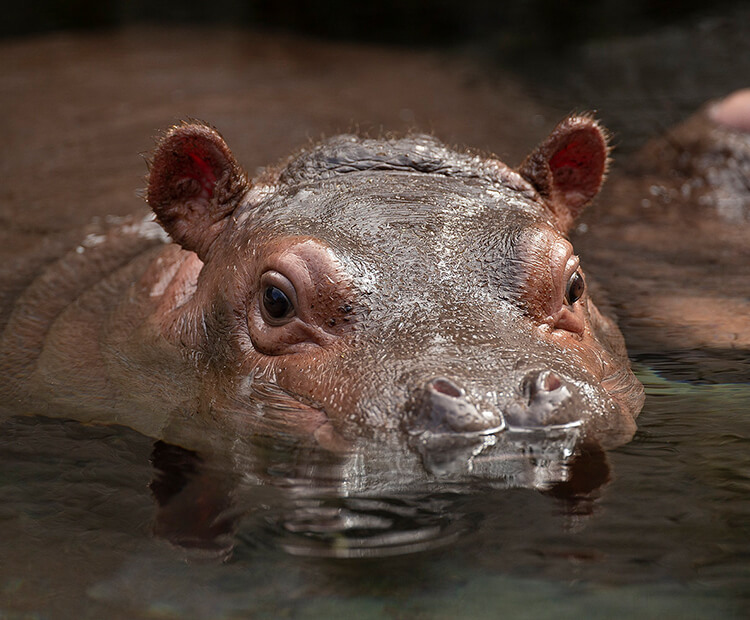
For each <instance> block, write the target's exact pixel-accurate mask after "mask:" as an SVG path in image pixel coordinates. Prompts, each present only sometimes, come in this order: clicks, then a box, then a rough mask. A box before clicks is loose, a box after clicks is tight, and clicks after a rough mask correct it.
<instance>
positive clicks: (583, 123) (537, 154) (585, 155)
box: [518, 115, 609, 232]
mask: <svg viewBox="0 0 750 620" xmlns="http://www.w3.org/2000/svg"><path fill="white" fill-rule="evenodd" d="M608 155H609V147H608V146H607V134H606V133H605V131H604V130H603V129H602V128H601V127H600V126H599V124H598V123H597V122H596V121H595V120H594V119H593V118H592V117H591V116H586V115H584V116H569V117H568V118H566V119H565V120H564V121H562V122H561V123H560V124H559V125H558V126H557V127H555V129H554V130H553V131H552V133H551V134H550V135H549V136H547V138H546V139H545V140H544V141H542V143H541V144H540V145H539V146H537V147H536V148H535V149H534V150H533V151H532V152H531V154H530V155H529V156H528V157H527V158H526V159H525V160H524V162H523V163H522V164H521V166H520V167H519V169H518V172H519V173H520V174H521V176H522V177H524V178H525V179H526V180H527V181H529V182H530V183H531V184H532V185H533V186H534V187H535V188H536V190H537V191H538V192H539V194H540V195H541V196H542V198H544V199H545V201H546V203H547V206H548V207H549V209H550V210H551V211H552V212H553V214H554V215H555V216H556V218H557V222H558V226H559V227H560V229H561V230H562V231H564V232H565V231H567V230H568V229H569V228H570V227H571V225H572V224H573V222H574V221H575V219H576V218H577V217H578V216H579V215H580V214H581V212H582V211H583V209H584V207H585V206H586V205H587V204H588V203H589V202H591V201H592V200H593V199H594V197H595V196H596V195H597V194H598V193H599V189H600V188H601V186H602V182H603V181H604V175H605V173H606V171H607V157H608Z"/></svg>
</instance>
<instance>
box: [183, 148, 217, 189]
mask: <svg viewBox="0 0 750 620" xmlns="http://www.w3.org/2000/svg"><path fill="white" fill-rule="evenodd" d="M185 152H186V154H187V155H188V157H190V159H192V160H193V163H194V164H195V166H196V167H197V168H198V170H197V171H194V173H193V174H188V175H187V178H190V179H195V180H196V181H198V182H199V183H200V184H201V187H202V188H203V196H202V197H203V198H211V197H212V196H213V194H214V187H215V186H216V174H214V170H213V168H212V167H211V164H209V163H208V162H207V161H206V160H205V159H203V157H202V155H203V153H199V152H198V149H196V148H195V146H191V147H188V148H186V149H185Z"/></svg>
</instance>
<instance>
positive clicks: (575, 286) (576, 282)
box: [565, 271, 586, 306]
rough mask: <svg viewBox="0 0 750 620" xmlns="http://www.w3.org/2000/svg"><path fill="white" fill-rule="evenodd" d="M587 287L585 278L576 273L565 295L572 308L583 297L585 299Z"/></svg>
mask: <svg viewBox="0 0 750 620" xmlns="http://www.w3.org/2000/svg"><path fill="white" fill-rule="evenodd" d="M585 288H586V285H585V284H584V282H583V276H582V275H581V274H580V272H578V271H576V272H575V273H574V274H573V276H572V277H571V278H570V280H569V282H568V290H567V291H566V293H565V301H566V302H567V304H568V305H570V306H572V305H573V304H574V303H575V302H577V301H578V300H579V299H580V298H581V297H583V291H584V289H585Z"/></svg>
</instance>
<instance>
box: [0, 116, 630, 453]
mask: <svg viewBox="0 0 750 620" xmlns="http://www.w3.org/2000/svg"><path fill="white" fill-rule="evenodd" d="M607 154H608V149H607V145H606V140H605V136H604V133H603V131H602V129H601V128H600V127H599V126H598V125H597V123H596V122H595V121H594V120H593V119H592V118H590V117H587V116H574V117H569V118H567V119H566V120H564V121H563V122H562V123H561V124H560V125H558V127H557V128H556V129H555V130H554V131H553V132H552V133H551V135H550V136H549V137H547V138H546V139H545V140H544V141H543V142H542V143H541V144H540V145H539V146H538V147H537V148H536V149H535V150H534V151H533V152H532V153H531V154H530V155H529V156H528V157H527V158H526V160H525V161H524V162H523V163H522V164H521V166H520V167H519V168H518V169H515V170H514V169H511V168H509V167H508V166H506V165H505V164H503V163H502V162H500V161H498V160H496V159H492V158H487V157H480V156H477V155H473V154H467V153H461V152H456V151H454V150H450V149H448V148H446V147H445V146H444V145H443V144H441V143H440V142H439V141H437V140H436V139H434V138H432V137H428V136H423V135H414V136H410V137H407V138H402V139H363V138H359V137H355V136H352V135H343V136H338V137H335V138H332V139H329V140H327V141H325V142H322V143H320V144H318V145H316V146H313V147H311V148H309V149H307V150H305V151H302V152H301V153H299V154H298V155H296V156H293V157H291V158H290V159H289V160H288V161H286V163H284V164H282V165H280V166H277V167H274V168H269V169H267V170H266V171H264V172H263V173H261V174H260V175H259V176H258V177H257V178H255V179H253V180H250V179H249V178H248V176H247V174H246V173H245V172H244V171H243V170H242V168H241V167H240V166H239V164H238V163H237V162H236V161H235V159H234V157H233V155H232V153H231V151H230V150H229V147H228V146H227V145H226V143H225V142H224V140H223V139H222V137H221V136H220V135H219V134H218V133H217V132H216V131H215V130H213V129H212V128H210V127H208V126H206V125H203V124H199V123H190V124H183V125H180V126H176V127H173V128H172V129H170V130H169V131H168V132H167V133H166V135H165V136H164V137H163V138H162V139H161V141H160V142H159V144H158V146H157V148H156V151H155V154H154V156H153V159H152V161H151V165H150V174H149V181H148V190H147V200H148V203H149V205H150V207H151V209H152V210H153V213H154V214H155V216H156V221H157V222H158V225H157V223H155V222H153V221H151V220H148V221H143V222H127V221H125V222H122V221H120V222H117V223H116V224H114V225H111V226H109V227H107V228H105V229H101V230H95V231H93V232H91V233H90V234H89V235H88V236H87V237H86V238H85V239H84V241H83V242H82V243H80V245H78V246H77V247H75V248H73V249H72V250H70V251H68V252H67V253H65V254H64V255H62V257H59V258H57V259H55V260H53V261H50V262H48V263H47V264H46V265H45V266H44V268H42V269H40V270H39V271H38V273H36V275H35V277H34V278H33V281H32V282H31V283H30V284H29V286H28V287H27V288H26V289H25V290H24V291H23V292H22V293H21V294H20V296H18V297H17V299H16V300H15V303H14V306H13V309H12V312H11V313H10V315H9V320H8V321H7V324H6V326H5V331H4V333H3V337H2V343H1V345H0V346H1V350H2V352H1V355H2V357H1V359H2V375H3V382H4V383H3V391H4V394H5V398H6V401H12V402H15V403H16V404H17V405H18V407H20V408H21V409H23V410H24V411H27V412H28V411H35V412H42V413H45V414H48V415H67V416H70V417H74V418H76V419H78V420H82V421H94V422H108V423H121V424H126V425H128V426H131V427H133V428H135V429H136V430H139V431H140V432H143V433H146V434H149V435H153V436H157V437H175V436H180V437H181V439H180V441H182V442H183V443H190V440H189V438H187V439H186V437H187V436H188V435H189V434H190V433H198V434H200V433H202V432H204V431H206V432H207V431H209V430H210V431H212V432H213V431H215V430H217V429H218V430H219V431H220V433H221V434H223V435H225V436H229V437H237V438H244V437H248V436H252V435H263V436H271V437H283V438H287V439H288V438H292V439H294V440H295V441H299V440H304V439H305V438H307V439H312V440H313V441H314V442H315V443H317V444H320V445H322V446H324V447H326V448H329V449H333V450H339V449H345V448H346V446H348V445H351V443H352V442H355V441H359V440H367V441H377V442H383V441H385V442H388V441H391V440H396V441H403V440H408V441H412V442H413V441H415V440H419V438H420V437H422V436H426V435H430V436H431V437H434V436H490V435H500V434H502V433H505V432H507V431H508V430H511V431H512V430H513V429H533V430H540V429H555V428H570V427H576V428H579V429H580V430H581V433H582V434H583V436H584V437H585V438H587V439H588V440H591V441H595V442H597V443H599V444H600V445H601V446H603V447H610V446H613V445H617V444H620V443H623V442H625V441H627V440H628V439H630V437H631V436H632V434H633V432H634V430H635V423H634V418H635V417H636V415H637V414H638V412H639V410H640V408H641V405H642V401H643V389H642V386H641V385H640V383H639V382H638V381H637V380H636V378H635V377H634V375H633V374H632V372H631V370H630V368H629V363H628V358H627V354H626V351H625V348H624V345H623V340H622V337H621V335H620V333H619V331H618V329H617V327H616V326H615V325H614V323H613V322H612V321H611V320H610V319H609V318H606V317H605V316H603V315H602V314H600V312H599V311H598V310H597V308H596V306H595V305H594V303H593V301H592V300H591V298H590V297H589V292H588V286H587V280H586V276H585V274H584V272H583V269H582V267H581V265H580V263H579V259H578V257H577V256H576V254H575V251H574V250H573V247H572V246H571V243H570V241H569V240H568V238H567V236H566V235H567V232H568V230H569V229H570V228H571V225H572V224H573V223H574V222H575V220H576V218H578V216H579V215H580V214H581V212H582V210H583V209H584V208H585V207H586V205H587V204H589V202H590V201H591V200H592V199H593V198H594V197H595V196H596V195H597V193H598V191H599V188H600V186H601V183H602V180H603V177H604V174H605V169H606V166H607ZM159 225H160V226H161V228H159ZM162 229H163V231H166V233H167V234H168V238H167V236H166V235H164V234H163V231H162ZM188 428H190V429H192V430H190V431H188V430H185V429H188Z"/></svg>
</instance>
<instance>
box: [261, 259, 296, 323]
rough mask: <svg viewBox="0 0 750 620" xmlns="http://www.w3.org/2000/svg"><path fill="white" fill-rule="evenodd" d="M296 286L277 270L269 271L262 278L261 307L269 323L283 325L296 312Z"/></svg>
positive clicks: (264, 317) (262, 313)
mask: <svg viewBox="0 0 750 620" xmlns="http://www.w3.org/2000/svg"><path fill="white" fill-rule="evenodd" d="M295 299H296V295H295V292H294V286H292V283H291V282H290V281H289V280H288V279H287V278H285V277H284V276H282V275H281V274H280V273H277V272H267V273H265V274H264V275H263V279H262V280H261V293H260V309H261V316H262V317H263V320H264V321H265V322H266V323H268V324H269V325H273V326H278V325H283V324H284V323H286V322H287V321H289V319H291V318H292V317H293V316H294V314H295V307H294V306H295V303H294V302H295Z"/></svg>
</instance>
